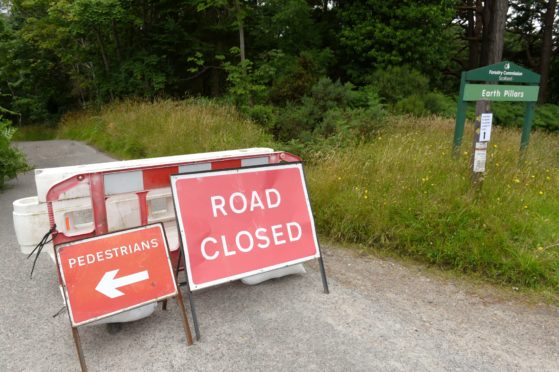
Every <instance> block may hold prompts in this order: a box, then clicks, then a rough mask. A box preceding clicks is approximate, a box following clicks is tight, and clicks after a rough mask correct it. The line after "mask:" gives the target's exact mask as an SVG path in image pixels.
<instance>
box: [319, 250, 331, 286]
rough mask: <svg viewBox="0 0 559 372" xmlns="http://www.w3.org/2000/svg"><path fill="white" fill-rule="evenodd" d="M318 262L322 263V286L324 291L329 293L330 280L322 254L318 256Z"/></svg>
mask: <svg viewBox="0 0 559 372" xmlns="http://www.w3.org/2000/svg"><path fill="white" fill-rule="evenodd" d="M318 264H319V265H320V276H321V277H322V287H323V288H324V293H326V294H329V293H330V290H329V289H328V281H327V280H326V270H324V261H323V260H322V255H320V257H319V258H318Z"/></svg>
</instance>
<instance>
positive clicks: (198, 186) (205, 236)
mask: <svg viewBox="0 0 559 372" xmlns="http://www.w3.org/2000/svg"><path fill="white" fill-rule="evenodd" d="M172 186H173V192H174V199H175V207H176V209H177V216H178V219H179V225H180V229H181V232H182V239H183V245H184V247H185V248H186V256H187V257H186V261H187V266H188V267H189V270H188V276H189V282H190V284H191V287H192V289H200V288H204V287H208V286H211V285H215V284H219V283H223V282H226V281H229V280H234V279H238V278H242V277H245V276H249V275H252V274H255V273H258V272H264V271H267V270H271V269H274V268H277V267H282V266H287V265H290V264H295V263H298V262H302V261H305V260H309V259H312V258H315V257H318V256H319V255H320V253H319V248H318V242H317V240H316V233H315V228H314V222H313V218H312V213H311V209H310V205H309V200H308V196H307V190H306V187H305V182H304V177H303V170H302V165H301V164H299V163H297V164H286V165H278V166H268V167H257V168H248V169H235V170H224V171H217V172H205V173H196V174H183V175H175V176H173V177H172Z"/></svg>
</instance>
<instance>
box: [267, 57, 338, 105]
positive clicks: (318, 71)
mask: <svg viewBox="0 0 559 372" xmlns="http://www.w3.org/2000/svg"><path fill="white" fill-rule="evenodd" d="M332 61H333V54H332V51H331V50H330V49H324V50H320V51H319V50H307V51H303V52H301V53H300V54H299V55H298V56H290V55H286V54H284V53H282V52H279V53H275V55H274V56H273V59H271V60H270V61H269V62H268V63H269V64H270V65H271V66H272V67H273V69H274V71H275V75H274V77H273V79H272V81H271V87H270V91H269V100H270V102H272V103H274V104H276V105H284V104H286V103H288V102H299V101H300V100H301V99H302V98H303V97H304V96H307V95H309V94H310V93H311V88H312V87H313V85H314V84H316V83H317V82H318V80H319V78H320V77H321V76H325V75H326V71H327V69H328V67H329V66H330V65H331V64H332Z"/></svg>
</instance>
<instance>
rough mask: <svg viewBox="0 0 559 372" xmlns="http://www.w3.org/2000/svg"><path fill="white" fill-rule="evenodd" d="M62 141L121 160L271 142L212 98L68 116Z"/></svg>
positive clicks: (125, 105) (138, 104)
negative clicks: (93, 148) (83, 143)
mask: <svg viewBox="0 0 559 372" xmlns="http://www.w3.org/2000/svg"><path fill="white" fill-rule="evenodd" d="M59 137H63V138H71V139H76V140H82V141H86V142H88V143H90V144H92V145H94V146H96V147H98V148H100V149H103V150H104V151H107V152H109V153H111V154H113V155H116V156H118V157H120V158H124V159H130V158H141V157H147V156H149V157H154V156H165V155H174V154H188V153H196V152H207V151H218V150H228V149H236V148H242V147H256V146H269V145H271V144H272V138H271V136H270V135H268V134H266V133H265V132H264V131H263V130H262V129H261V128H259V127H258V126H256V125H254V124H253V123H252V122H250V121H248V120H247V119H245V118H243V117H242V116H241V115H240V114H239V113H238V112H237V111H236V110H235V108H234V107H232V106H223V105H220V104H217V103H216V102H214V101H211V100H202V99H196V100H187V101H172V100H162V101H158V102H156V103H155V104H154V103H149V102H141V101H125V102H120V103H115V104H112V105H109V106H106V107H104V108H103V110H102V111H101V112H99V113H96V114H92V113H91V112H78V113H73V114H70V115H67V116H66V117H64V118H63V120H62V122H61V125H60V127H59Z"/></svg>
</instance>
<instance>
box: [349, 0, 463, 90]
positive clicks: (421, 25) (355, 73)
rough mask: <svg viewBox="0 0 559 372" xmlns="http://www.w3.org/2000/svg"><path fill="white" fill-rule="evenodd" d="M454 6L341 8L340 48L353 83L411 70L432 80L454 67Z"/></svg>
mask: <svg viewBox="0 0 559 372" xmlns="http://www.w3.org/2000/svg"><path fill="white" fill-rule="evenodd" d="M454 3H455V2H454V1H451V0H443V1H422V2H417V1H412V0H403V1H399V2H397V4H396V3H395V2H391V1H381V0H360V1H352V2H341V3H340V22H341V24H342V30H341V35H340V44H341V47H342V48H343V49H344V53H345V58H344V59H345V61H344V62H345V66H346V68H347V71H348V74H349V77H350V78H351V79H352V80H353V81H355V82H359V81H362V80H363V78H364V77H366V76H367V75H369V74H370V73H371V72H372V71H373V70H374V69H378V68H386V67H388V66H392V65H402V64H409V65H412V66H413V67H414V68H415V69H417V70H419V71H422V72H424V73H428V74H434V73H435V74H436V73H437V72H439V73H440V72H441V71H442V70H443V69H444V68H445V67H446V65H447V64H448V63H449V60H450V54H451V48H452V45H453V42H452V40H453V35H452V33H451V22H452V20H453V18H454V16H455V7H454Z"/></svg>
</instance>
